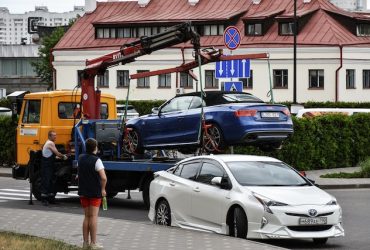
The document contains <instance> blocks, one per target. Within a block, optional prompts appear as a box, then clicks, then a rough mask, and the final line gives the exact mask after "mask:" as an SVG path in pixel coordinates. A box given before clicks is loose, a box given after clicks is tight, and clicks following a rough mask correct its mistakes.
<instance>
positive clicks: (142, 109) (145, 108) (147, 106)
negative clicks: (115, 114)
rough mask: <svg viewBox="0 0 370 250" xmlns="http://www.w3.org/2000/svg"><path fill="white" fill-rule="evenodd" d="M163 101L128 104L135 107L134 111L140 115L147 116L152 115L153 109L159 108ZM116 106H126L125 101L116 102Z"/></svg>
mask: <svg viewBox="0 0 370 250" xmlns="http://www.w3.org/2000/svg"><path fill="white" fill-rule="evenodd" d="M164 102H165V100H155V101H150V100H147V101H129V102H128V103H129V104H131V105H132V106H134V107H135V109H136V111H137V112H138V113H139V114H140V115H147V114H151V113H152V108H153V107H159V106H161V105H162V104H163V103H164ZM117 103H118V104H126V101H123V100H119V101H117Z"/></svg>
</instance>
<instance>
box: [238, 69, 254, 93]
mask: <svg viewBox="0 0 370 250" xmlns="http://www.w3.org/2000/svg"><path fill="white" fill-rule="evenodd" d="M239 81H241V82H242V83H243V89H253V70H251V71H250V73H249V78H240V79H239Z"/></svg>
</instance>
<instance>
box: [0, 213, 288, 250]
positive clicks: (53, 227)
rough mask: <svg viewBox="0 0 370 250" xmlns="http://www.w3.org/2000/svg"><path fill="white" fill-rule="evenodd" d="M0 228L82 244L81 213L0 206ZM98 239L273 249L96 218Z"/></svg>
mask: <svg viewBox="0 0 370 250" xmlns="http://www.w3.org/2000/svg"><path fill="white" fill-rule="evenodd" d="M0 211H1V213H0V231H12V232H17V233H23V234H29V235H34V236H38V237H43V238H49V239H56V240H62V241H64V242H67V243H70V244H73V245H77V246H81V245H82V229H81V227H82V220H83V215H82V214H81V215H75V214H66V213H60V212H54V211H50V210H49V211H39V210H31V209H29V210H28V209H16V208H12V209H9V208H1V207H0ZM98 223H99V224H98V240H99V242H100V243H101V244H102V245H103V246H104V249H112V250H114V249H117V250H121V249H124V250H144V249H145V250H157V249H167V250H187V249H193V250H196V249H202V250H225V249H245V250H255V249H256V250H274V249H284V248H280V247H275V246H270V245H267V244H263V243H259V242H254V241H249V240H243V239H238V238H232V237H228V236H223V235H218V234H212V233H203V232H197V231H192V230H184V229H179V228H172V227H171V228H170V227H164V226H157V225H153V224H149V223H147V224H145V223H138V222H133V221H125V220H118V219H109V218H103V217H100V218H99V222H98Z"/></svg>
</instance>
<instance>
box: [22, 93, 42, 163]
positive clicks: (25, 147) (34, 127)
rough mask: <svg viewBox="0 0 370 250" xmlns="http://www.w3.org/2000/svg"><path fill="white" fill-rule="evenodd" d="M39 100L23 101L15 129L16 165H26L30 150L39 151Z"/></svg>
mask: <svg viewBox="0 0 370 250" xmlns="http://www.w3.org/2000/svg"><path fill="white" fill-rule="evenodd" d="M40 111H41V100H40V99H38V100H24V101H23V105H22V111H21V115H20V118H19V122H18V127H17V163H18V164H19V165H27V163H28V160H29V152H30V150H39V149H40V148H41V145H40V124H41V116H40Z"/></svg>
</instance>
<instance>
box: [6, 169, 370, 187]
mask: <svg viewBox="0 0 370 250" xmlns="http://www.w3.org/2000/svg"><path fill="white" fill-rule="evenodd" d="M359 170H360V168H359V167H352V168H333V169H324V170H311V171H306V174H307V177H308V178H309V179H312V180H314V181H315V183H316V184H318V185H319V186H320V188H323V189H341V188H370V178H353V179H341V178H321V177H320V176H321V175H323V174H328V173H339V172H348V173H352V172H356V171H359ZM0 177H12V169H11V168H3V167H0Z"/></svg>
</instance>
